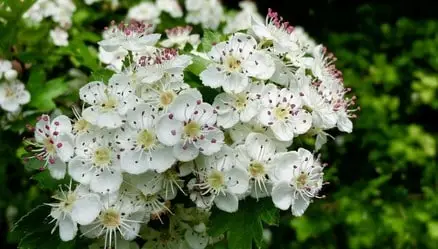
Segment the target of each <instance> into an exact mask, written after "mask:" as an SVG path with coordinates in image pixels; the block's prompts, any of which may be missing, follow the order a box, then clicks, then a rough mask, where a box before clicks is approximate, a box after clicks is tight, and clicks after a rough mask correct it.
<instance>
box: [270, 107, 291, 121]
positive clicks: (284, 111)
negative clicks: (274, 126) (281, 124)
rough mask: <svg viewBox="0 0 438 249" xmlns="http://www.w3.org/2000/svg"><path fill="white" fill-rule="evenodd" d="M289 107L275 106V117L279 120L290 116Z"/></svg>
mask: <svg viewBox="0 0 438 249" xmlns="http://www.w3.org/2000/svg"><path fill="white" fill-rule="evenodd" d="M289 112H290V110H289V108H283V107H275V109H274V117H275V118H276V119H277V120H286V119H287V117H289V115H290V114H289Z"/></svg>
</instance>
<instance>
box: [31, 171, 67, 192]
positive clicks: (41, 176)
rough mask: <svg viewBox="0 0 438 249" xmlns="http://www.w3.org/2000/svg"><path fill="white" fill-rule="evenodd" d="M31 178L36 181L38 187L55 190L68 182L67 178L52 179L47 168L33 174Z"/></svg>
mask: <svg viewBox="0 0 438 249" xmlns="http://www.w3.org/2000/svg"><path fill="white" fill-rule="evenodd" d="M31 179H33V180H35V181H37V182H38V186H39V187H40V188H42V189H47V190H56V189H57V188H58V187H59V186H60V185H62V184H68V182H69V179H68V178H64V179H62V180H56V179H53V177H52V176H51V175H50V171H49V170H48V169H45V170H43V171H41V172H39V173H37V174H35V175H34V176H32V178H31Z"/></svg>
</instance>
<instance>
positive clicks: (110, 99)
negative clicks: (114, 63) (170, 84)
mask: <svg viewBox="0 0 438 249" xmlns="http://www.w3.org/2000/svg"><path fill="white" fill-rule="evenodd" d="M116 76H117V75H115V76H113V77H112V78H111V79H110V80H109V83H108V85H105V84H104V83H103V82H100V81H93V82H90V83H88V84H87V85H85V86H83V87H82V88H81V89H79V97H80V98H81V100H82V101H84V102H85V103H87V104H89V105H90V106H89V107H87V108H85V109H84V110H83V112H82V117H83V118H84V119H85V120H86V121H88V122H90V123H91V124H93V125H97V126H99V127H106V128H117V127H120V126H121V125H122V123H123V120H124V119H125V114H126V112H127V111H128V110H129V109H131V108H132V107H133V106H134V105H135V104H136V103H137V102H138V99H137V98H136V97H135V95H134V93H133V89H132V88H131V86H130V83H129V82H120V81H119V80H120V78H119V77H116Z"/></svg>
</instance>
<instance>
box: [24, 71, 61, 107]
mask: <svg viewBox="0 0 438 249" xmlns="http://www.w3.org/2000/svg"><path fill="white" fill-rule="evenodd" d="M45 78H46V77H45V73H44V71H42V70H40V69H34V70H33V71H32V72H31V75H30V78H29V81H28V83H27V89H28V90H29V92H30V94H31V100H30V102H29V106H31V107H35V108H37V109H38V110H40V111H50V110H53V109H55V108H56V104H55V102H53V99H55V98H56V97H59V96H61V95H62V94H64V92H66V91H67V90H68V86H67V84H65V82H64V77H60V78H56V79H53V80H50V81H48V82H45Z"/></svg>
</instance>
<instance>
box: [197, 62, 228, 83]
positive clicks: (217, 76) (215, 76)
mask: <svg viewBox="0 0 438 249" xmlns="http://www.w3.org/2000/svg"><path fill="white" fill-rule="evenodd" d="M199 78H201V80H202V84H204V85H205V86H209V87H211V88H217V87H220V86H222V85H223V83H224V81H225V72H224V71H223V69H221V68H220V67H218V66H217V65H213V64H211V65H209V66H208V67H207V69H205V70H204V71H202V72H201V74H199Z"/></svg>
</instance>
